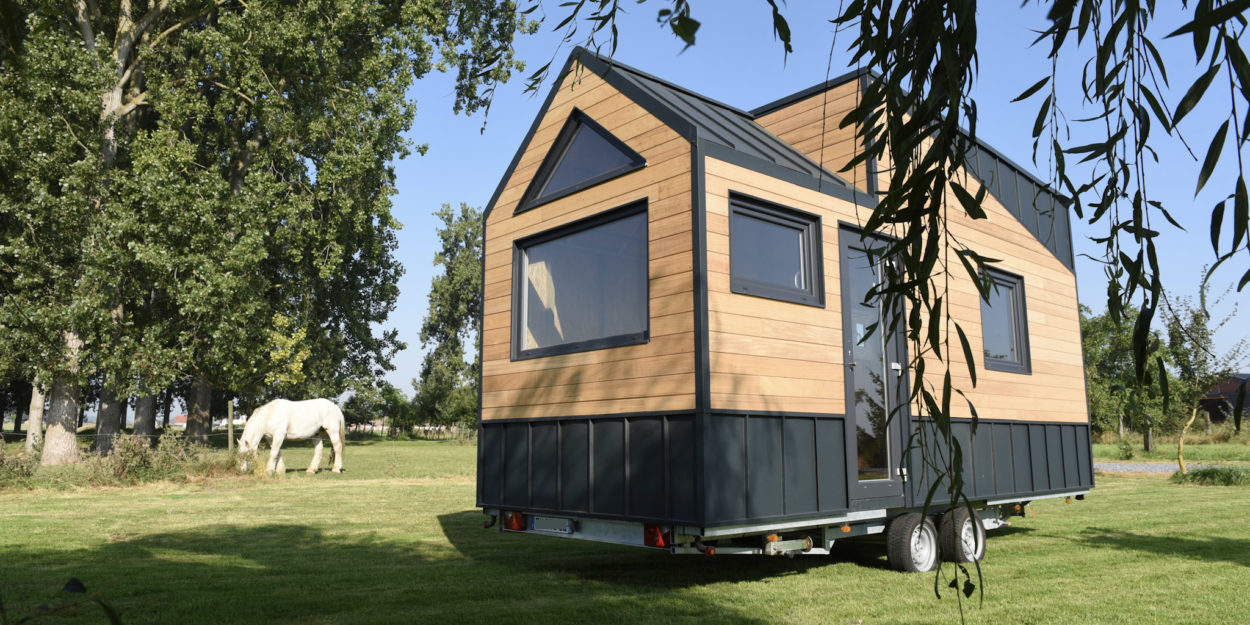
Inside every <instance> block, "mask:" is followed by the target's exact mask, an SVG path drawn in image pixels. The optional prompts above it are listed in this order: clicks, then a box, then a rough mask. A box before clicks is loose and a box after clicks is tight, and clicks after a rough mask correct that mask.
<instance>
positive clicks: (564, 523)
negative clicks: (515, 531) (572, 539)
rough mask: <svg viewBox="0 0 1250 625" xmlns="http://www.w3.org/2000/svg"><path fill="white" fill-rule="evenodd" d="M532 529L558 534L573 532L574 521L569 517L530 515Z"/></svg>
mask: <svg viewBox="0 0 1250 625" xmlns="http://www.w3.org/2000/svg"><path fill="white" fill-rule="evenodd" d="M530 519H532V521H531V522H530V529H532V530H534V531H535V532H553V533H556V534H572V533H573V522H572V521H570V520H568V519H555V518H552V517H545V516H535V517H530Z"/></svg>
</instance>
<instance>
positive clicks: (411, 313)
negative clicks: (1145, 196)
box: [387, 0, 1250, 393]
mask: <svg viewBox="0 0 1250 625" xmlns="http://www.w3.org/2000/svg"><path fill="white" fill-rule="evenodd" d="M665 4H667V3H657V2H651V3H647V4H643V5H635V4H634V3H632V2H629V3H622V6H623V7H624V8H626V9H628V10H629V11H630V13H629V14H628V15H626V16H623V19H622V20H621V22H620V23H619V28H620V32H621V40H620V44H619V46H618V48H617V51H616V58H617V59H618V60H620V61H621V62H623V63H626V64H629V65H632V66H634V67H637V68H639V69H641V70H643V71H646V72H648V73H651V74H654V75H656V76H659V77H660V78H664V79H666V80H669V81H671V82H674V83H677V84H679V85H682V86H684V87H686V88H689V89H692V90H694V91H697V92H699V93H702V94H704V95H706V96H709V97H712V98H715V99H717V100H720V101H722V102H725V103H727V104H730V105H733V106H736V107H738V108H742V109H751V108H754V107H756V106H760V105H762V104H766V103H768V102H771V101H773V100H775V99H777V98H780V97H783V96H786V95H789V94H791V93H794V92H797V91H800V90H802V89H805V88H807V87H810V86H812V85H814V84H817V83H820V82H822V81H824V80H825V79H826V77H827V76H828V77H834V76H838V75H840V74H842V73H844V72H846V71H847V70H848V69H853V67H850V66H848V63H849V61H850V59H851V55H850V54H849V53H848V52H846V48H847V46H848V45H849V44H850V43H851V41H852V39H853V34H852V33H850V32H843V33H841V34H839V35H838V36H837V41H836V45H835V42H834V32H833V25H832V24H830V23H829V22H828V20H829V19H831V18H832V17H833V11H834V10H835V8H834V5H833V3H825V2H821V3H816V2H806V3H804V2H793V3H791V4H790V5H789V6H788V7H783V9H784V14H785V15H786V17H787V19H788V21H789V23H790V26H791V29H792V33H793V34H792V42H793V46H794V52H793V53H792V54H791V55H789V57H788V58H786V57H785V55H784V54H783V50H782V47H781V45H780V44H779V43H777V42H776V41H775V40H774V39H773V34H772V26H771V13H770V8H769V6H768V4H767V3H766V2H765V1H764V0H721V1H719V2H716V3H714V4H713V3H698V2H696V3H693V7H694V17H695V18H696V19H698V20H700V21H701V22H702V27H701V28H700V30H699V32H698V42H697V44H696V45H695V46H694V47H692V48H689V49H685V50H684V51H683V47H684V44H683V43H682V42H680V41H678V40H677V39H676V38H674V37H673V36H672V35H671V34H670V33H669V32H668V31H666V30H665V29H663V28H662V27H661V26H660V25H658V24H657V23H656V20H655V13H656V11H657V10H658V9H659V8H660V7H661V6H663V5H665ZM548 10H550V11H553V13H551V18H550V19H549V20H548V23H547V25H545V26H544V27H543V29H542V31H541V32H540V33H539V34H538V35H535V36H530V37H524V38H522V39H521V40H520V41H518V43H517V51H518V57H519V58H520V59H522V60H524V61H526V62H527V63H529V66H530V68H531V69H532V68H536V67H539V66H541V65H542V64H543V63H545V62H547V61H548V60H551V59H552V58H553V56H554V57H555V62H554V63H553V64H554V65H556V66H558V65H560V64H561V63H562V62H563V60H564V58H565V57H566V56H567V54H568V52H569V48H568V47H567V46H566V47H564V48H562V49H560V50H559V51H558V52H557V48H558V47H559V45H560V37H559V35H558V34H553V33H552V32H551V31H550V28H551V25H553V24H555V23H557V22H558V21H559V20H560V19H561V18H562V15H561V14H558V13H555V11H559V10H560V8H559V7H558V6H556V3H548ZM1043 24H1044V12H1043V11H1042V10H1041V9H1039V8H1037V7H1035V6H1032V5H1030V6H1029V7H1025V8H1020V7H1018V6H1017V3H1015V2H984V3H981V14H980V15H979V16H978V42H979V43H978V52H979V57H980V59H979V73H978V79H977V83H976V85H975V92H974V97H975V99H976V101H977V105H978V111H979V121H978V129H977V134H978V136H979V137H980V138H981V139H982V140H984V141H986V142H988V143H989V144H990V145H992V146H993V147H994V148H996V149H997V150H999V151H1000V152H1002V153H1004V154H1005V155H1006V156H1007V157H1008V158H1010V159H1012V160H1014V161H1015V162H1017V163H1019V164H1021V165H1023V166H1025V167H1026V168H1027V169H1029V170H1030V171H1032V172H1033V173H1034V174H1037V175H1038V176H1039V177H1041V178H1042V179H1043V180H1048V179H1049V176H1048V173H1047V167H1048V166H1047V163H1046V162H1044V161H1040V162H1039V165H1040V166H1038V165H1034V164H1033V161H1032V137H1031V136H1030V133H1031V130H1032V126H1033V118H1034V115H1035V113H1036V110H1037V105H1038V102H1037V100H1036V99H1034V100H1030V101H1028V102H1024V103H1014V104H1013V103H1011V102H1010V101H1011V99H1012V98H1014V97H1015V96H1016V95H1018V94H1019V93H1020V92H1021V91H1023V90H1024V89H1025V88H1027V87H1028V86H1029V85H1031V84H1033V83H1034V82H1035V81H1036V80H1038V79H1039V78H1041V77H1042V76H1044V75H1047V74H1048V73H1049V71H1050V64H1049V61H1047V60H1046V59H1045V54H1044V50H1042V49H1039V48H1034V49H1030V48H1029V44H1030V43H1031V42H1032V41H1033V39H1035V38H1036V35H1035V34H1033V33H1032V32H1031V31H1030V28H1037V27H1040V26H1042V25H1043ZM1164 30H1165V29H1163V28H1160V29H1159V31H1164ZM1166 30H1167V31H1170V30H1172V29H1171V28H1168V29H1166ZM1164 34H1166V32H1158V33H1157V34H1156V36H1157V38H1158V39H1159V40H1160V41H1156V44H1157V45H1159V47H1160V51H1161V53H1162V54H1163V56H1164V57H1165V59H1166V60H1167V63H1168V65H1169V67H1168V70H1169V77H1170V78H1171V80H1172V86H1173V88H1172V92H1171V93H1170V94H1168V95H1165V96H1164V97H1165V99H1166V100H1167V101H1168V102H1169V103H1171V104H1173V105H1174V104H1175V103H1176V102H1177V101H1178V100H1179V98H1180V96H1181V95H1182V94H1183V93H1184V90H1185V89H1186V88H1187V87H1188V85H1189V83H1190V82H1191V81H1192V77H1193V76H1194V74H1195V73H1194V71H1193V69H1192V68H1193V60H1194V56H1193V54H1194V53H1193V48H1192V46H1191V45H1190V43H1189V40H1188V39H1187V38H1177V39H1173V40H1167V41H1161V40H1162V37H1163V35H1164ZM831 49H832V50H833V52H832V55H831V54H830V50H831ZM831 59H832V60H831ZM1059 69H1060V73H1061V80H1060V81H1059V83H1060V87H1061V97H1063V98H1065V99H1066V100H1067V101H1068V102H1070V103H1071V104H1070V106H1069V108H1068V110H1067V111H1066V113H1067V116H1068V117H1069V118H1071V119H1075V118H1080V117H1085V116H1088V115H1090V114H1091V113H1090V111H1088V110H1080V109H1079V108H1076V107H1077V105H1078V104H1079V100H1078V99H1076V98H1074V97H1073V96H1076V95H1079V94H1078V93H1077V91H1076V89H1077V88H1078V87H1079V80H1080V73H1079V72H1080V66H1079V65H1078V64H1068V65H1062V66H1060V68H1059ZM527 73H528V72H527ZM523 79H524V76H518V77H516V78H514V79H513V81H512V82H510V83H508V84H506V85H503V86H501V87H500V88H499V89H498V91H497V93H496V96H495V101H494V104H493V106H492V108H491V111H490V114H489V117H488V118H483V116H482V115H480V114H478V115H474V116H471V117H466V116H463V115H454V114H453V113H452V110H451V108H452V101H453V99H454V96H453V90H452V81H451V80H450V79H449V78H448V77H446V76H442V75H434V76H431V77H427V78H426V79H425V80H422V81H421V82H420V83H419V84H418V85H416V86H415V87H414V89H413V90H412V91H411V93H410V95H411V97H412V98H413V99H415V101H416V103H417V107H418V113H417V118H416V122H415V124H414V125H413V129H412V131H411V133H410V138H411V139H412V140H413V141H414V142H415V143H425V144H428V145H429V147H430V149H429V152H428V154H426V155H425V156H412V157H409V158H407V159H405V160H403V161H399V162H398V163H396V173H397V177H398V193H397V194H396V196H395V197H394V212H395V215H396V216H397V217H398V218H399V220H400V221H402V222H403V224H404V228H403V230H402V231H401V232H400V233H399V249H398V252H397V256H398V258H399V259H400V261H401V262H403V264H404V266H405V269H406V273H405V275H404V277H403V278H402V279H401V281H400V285H399V286H400V298H399V303H398V308H397V309H396V311H395V313H394V314H393V315H392V317H391V319H390V321H389V323H388V324H387V326H388V327H395V328H397V329H398V330H399V332H400V337H401V339H402V340H404V341H406V342H407V343H408V349H407V350H405V351H404V352H401V353H400V354H399V355H398V356H397V357H396V359H395V361H394V364H395V366H396V370H395V371H393V372H391V373H390V374H389V375H388V378H389V379H390V381H391V382H392V383H393V384H395V385H396V386H398V387H399V388H401V389H403V390H404V391H405V392H406V393H411V392H412V387H411V380H412V378H414V377H416V376H417V375H418V373H419V370H420V366H421V357H422V349H421V345H420V339H419V336H418V334H419V331H420V326H421V320H422V318H423V317H424V316H425V310H426V301H427V300H426V298H427V295H428V291H429V285H430V280H431V278H432V277H433V275H434V272H435V268H434V266H433V258H434V253H435V250H436V248H435V246H436V245H437V238H436V236H435V230H436V229H437V226H438V222H437V220H436V219H435V218H434V217H433V216H432V213H433V211H435V210H437V209H438V208H439V206H441V205H442V204H452V205H453V206H456V205H459V203H461V202H465V203H467V204H470V205H473V206H479V207H485V205H486V202H487V201H489V200H490V196H491V193H492V192H493V191H494V189H495V186H496V184H498V182H499V179H500V178H501V177H502V176H503V173H504V170H505V169H506V168H507V166H508V163H509V162H510V161H511V159H512V156H513V154H514V153H515V151H516V149H517V147H518V146H519V145H520V143H521V140H522V139H523V138H524V136H525V133H526V132H527V131H528V130H529V126H530V124H531V123H532V121H533V119H534V116H535V115H537V113H538V109H539V107H540V105H541V104H542V99H543V96H545V95H546V92H547V91H548V90H549V89H550V85H544V87H543V89H542V90H541V92H540V94H539V95H538V96H532V95H529V94H524V93H523V89H524V80H523ZM1226 94H1227V91H1225V90H1219V91H1217V90H1216V89H1215V88H1212V90H1211V91H1210V92H1209V94H1208V97H1207V98H1206V99H1205V100H1204V101H1203V103H1202V104H1200V105H1199V107H1198V108H1197V109H1196V110H1195V111H1194V112H1193V113H1191V114H1190V116H1189V119H1188V120H1186V122H1185V126H1187V127H1186V128H1184V131H1185V133H1186V135H1187V137H1188V140H1189V144H1190V146H1191V147H1192V149H1193V151H1194V152H1195V153H1197V154H1198V158H1199V159H1201V158H1202V156H1203V155H1204V154H1205V152H1206V143H1207V141H1208V140H1209V138H1210V136H1211V135H1212V132H1213V130H1214V128H1215V126H1216V125H1217V124H1218V123H1219V121H1220V120H1221V119H1222V116H1223V115H1225V114H1226V113H1227V107H1228V98H1227V96H1226ZM483 123H485V131H484V132H482V127H483ZM1155 134H1156V136H1157V137H1158V136H1160V133H1159V130H1158V129H1156V131H1155ZM1076 139H1079V137H1076ZM1074 143H1084V141H1079V142H1077V141H1075V140H1074ZM1230 143H1231V141H1230ZM1163 145H1166V146H1167V147H1166V149H1164V150H1162V151H1161V153H1160V163H1159V164H1157V165H1154V164H1152V166H1151V169H1150V174H1149V185H1150V187H1149V188H1150V192H1151V194H1152V195H1153V196H1154V197H1155V198H1157V199H1159V200H1161V201H1163V202H1164V204H1165V205H1166V206H1168V207H1169V210H1171V211H1172V214H1173V216H1174V217H1176V218H1177V220H1178V221H1180V223H1181V225H1182V226H1184V227H1185V228H1186V229H1187V232H1182V231H1178V230H1176V229H1175V228H1172V227H1170V226H1168V225H1167V224H1153V225H1154V227H1155V229H1158V230H1162V231H1163V232H1164V236H1163V238H1162V240H1161V241H1160V243H1159V244H1158V245H1159V247H1160V261H1161V263H1162V265H1163V267H1164V276H1163V277H1164V285H1165V287H1166V288H1168V289H1169V290H1171V291H1173V292H1175V293H1178V294H1180V295H1192V294H1193V293H1195V292H1196V285H1197V283H1198V276H1199V272H1200V271H1201V268H1202V266H1203V265H1204V264H1209V263H1211V262H1213V255H1212V252H1211V245H1210V242H1209V235H1208V228H1209V216H1210V212H1211V206H1212V205H1213V204H1214V203H1215V202H1217V201H1219V200H1220V199H1221V198H1222V197H1223V196H1224V195H1225V194H1226V193H1227V192H1228V190H1230V189H1231V188H1232V183H1233V181H1235V180H1236V170H1235V167H1234V166H1233V165H1232V164H1231V163H1232V162H1233V161H1234V160H1235V158H1234V155H1233V154H1232V152H1231V150H1228V151H1227V153H1226V156H1227V157H1228V158H1225V159H1224V162H1223V163H1222V164H1221V166H1220V167H1219V168H1217V170H1216V172H1215V175H1214V176H1213V177H1212V179H1211V181H1210V182H1208V183H1207V186H1206V188H1205V189H1204V190H1203V193H1202V194H1201V195H1199V196H1198V197H1197V198H1196V199H1195V198H1194V196H1193V186H1192V185H1193V181H1194V180H1195V178H1196V172H1197V170H1198V162H1197V161H1196V160H1195V159H1194V158H1192V157H1191V156H1190V155H1189V154H1188V152H1187V151H1185V149H1184V147H1183V146H1181V145H1180V144H1179V143H1178V142H1175V141H1170V140H1169V141H1167V142H1165V143H1163ZM1226 149H1227V148H1226ZM1098 228H1099V229H1101V228H1105V226H1101V225H1100V226H1099V227H1098ZM1074 229H1075V232H1074V238H1075V244H1076V248H1075V249H1076V251H1077V253H1078V254H1079V253H1087V254H1090V255H1092V256H1095V257H1097V256H1100V251H1101V248H1100V247H1099V246H1095V245H1094V244H1092V243H1090V242H1089V241H1088V236H1090V235H1091V234H1093V233H1096V232H1097V229H1091V228H1090V227H1088V226H1086V225H1084V224H1082V223H1081V222H1079V221H1077V220H1074ZM1224 245H1225V246H1227V241H1226V242H1225V243H1224ZM1245 258H1246V257H1245V255H1244V254H1243V255H1242V256H1241V261H1240V262H1239V263H1238V264H1237V266H1236V267H1229V266H1226V267H1225V268H1221V270H1220V272H1219V273H1217V275H1216V276H1215V281H1214V284H1215V285H1216V288H1215V289H1213V292H1214V293H1216V294H1218V293H1220V292H1222V291H1223V290H1224V288H1225V287H1226V286H1227V285H1228V284H1229V283H1231V282H1235V281H1236V280H1237V279H1238V278H1239V277H1240V275H1241V272H1242V271H1244V270H1245V268H1246V261H1245ZM1231 264H1232V263H1229V265H1231ZM1077 276H1078V289H1079V292H1080V296H1081V301H1082V303H1084V304H1086V305H1088V306H1090V307H1091V308H1093V309H1094V310H1096V311H1097V310H1101V309H1102V308H1103V307H1104V306H1103V301H1104V300H1105V291H1106V285H1105V278H1104V277H1103V273H1102V269H1101V267H1100V265H1098V264H1097V263H1094V262H1092V261H1089V260H1085V259H1078V265H1077ZM1237 302H1240V303H1241V304H1242V306H1241V308H1243V309H1244V308H1246V304H1250V289H1248V290H1247V291H1246V292H1243V293H1240V294H1238V293H1235V292H1234V293H1230V295H1229V296H1228V297H1227V298H1226V299H1225V301H1224V303H1223V305H1222V306H1221V307H1219V308H1217V309H1216V315H1217V318H1219V317H1221V316H1222V315H1225V314H1227V313H1228V312H1229V311H1230V310H1231V308H1232V306H1233V304H1234V303H1237ZM1241 317H1242V319H1240V320H1239V321H1240V323H1239V322H1238V321H1234V322H1233V323H1231V324H1229V326H1227V327H1226V328H1225V329H1224V330H1223V331H1222V332H1221V333H1220V334H1219V335H1218V340H1219V344H1220V345H1224V346H1228V345H1231V344H1232V343H1234V342H1235V341H1237V340H1239V339H1241V338H1243V337H1245V336H1246V335H1247V331H1246V330H1245V328H1246V327H1248V324H1246V323H1244V318H1245V315H1244V314H1243V315H1242V316H1241Z"/></svg>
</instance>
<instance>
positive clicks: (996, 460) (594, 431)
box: [478, 413, 1093, 526]
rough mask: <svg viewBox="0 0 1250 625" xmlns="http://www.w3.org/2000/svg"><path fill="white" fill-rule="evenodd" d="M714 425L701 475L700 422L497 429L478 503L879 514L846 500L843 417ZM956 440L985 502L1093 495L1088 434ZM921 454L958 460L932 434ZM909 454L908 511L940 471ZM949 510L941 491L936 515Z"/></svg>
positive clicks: (736, 516)
mask: <svg viewBox="0 0 1250 625" xmlns="http://www.w3.org/2000/svg"><path fill="white" fill-rule="evenodd" d="M703 424H704V425H703V427H705V431H704V432H703V437H702V440H703V444H704V445H706V448H705V449H704V450H703V459H704V460H703V462H704V466H702V467H700V466H699V465H698V463H697V461H696V458H697V457H698V456H697V454H696V449H695V445H696V443H695V441H696V440H697V438H696V431H695V429H696V421H695V416H694V414H693V413H687V414H678V415H657V414H646V415H634V416H628V417H623V416H612V417H594V418H586V417H577V418H564V419H534V420H526V421H511V422H505V423H499V422H485V423H483V424H482V429H481V440H480V441H479V453H480V454H481V458H480V459H479V460H480V463H479V466H481V467H482V469H481V470H482V474H481V475H480V476H479V481H478V485H479V489H480V491H479V497H480V499H479V502H480V504H481V505H482V506H485V507H496V506H499V507H504V508H512V509H520V510H526V511H531V512H535V513H544V512H546V513H552V514H567V515H572V516H593V517H600V518H615V519H629V520H635V521H657V522H669V523H680V524H684V525H703V526H715V525H724V524H729V523H743V522H754V521H759V522H772V521H782V520H786V519H798V518H810V517H813V516H821V515H833V514H839V513H843V512H846V511H847V510H850V509H852V508H855V509H858V508H863V507H864V506H865V505H868V504H873V503H874V502H872V501H864V500H856V501H851V500H850V499H849V498H848V491H847V463H846V460H845V449H846V446H845V439H844V436H845V423H844V418H843V417H842V416H841V415H811V414H805V415H785V414H762V415H761V414H745V413H743V414H735V413H711V414H709V415H707V417H706V419H705V420H703ZM918 430H919V428H918ZM951 432H952V434H953V436H954V438H955V440H957V441H958V442H959V445H960V449H961V464H962V466H963V470H964V485H965V486H964V488H965V493H967V495H968V496H969V498H970V499H971V500H973V501H977V500H982V501H984V500H993V499H1010V498H1017V497H1018V498H1019V499H1021V500H1027V499H1030V498H1032V497H1035V496H1038V495H1044V494H1050V493H1059V492H1071V491H1075V490H1086V489H1089V488H1091V487H1092V486H1093V479H1092V476H1093V467H1092V464H1091V461H1090V442H1089V426H1088V425H1085V424H1067V423H1020V422H1012V421H981V422H980V423H979V424H978V426H977V430H976V432H975V433H974V432H973V431H972V428H971V423H970V422H968V421H965V420H956V421H955V422H954V423H952V424H951ZM913 442H914V443H915V444H917V445H919V444H921V443H923V444H924V445H926V446H928V447H929V449H930V450H932V451H933V453H934V457H938V458H949V457H950V452H949V450H947V449H945V444H944V442H943V441H942V440H941V439H939V438H938V437H937V436H936V431H935V429H934V428H933V427H932V426H928V427H926V428H925V431H924V432H923V433H921V432H918V436H917V437H916V438H914V439H913ZM910 453H911V456H910V466H909V474H910V477H909V481H908V484H907V489H908V496H909V497H910V501H909V502H908V505H912V506H920V505H923V504H924V497H925V495H926V493H927V489H928V487H929V484H930V483H931V473H932V472H927V471H925V470H924V469H923V464H922V462H921V458H920V451H919V449H918V448H913V449H912V450H911V452H910ZM700 475H702V477H703V479H704V480H705V490H704V496H703V497H702V498H700V497H699V496H698V494H697V491H696V487H695V485H696V483H697V480H698V479H699V476H700ZM946 500H947V497H946V494H945V489H944V488H939V489H938V491H937V492H936V493H935V495H934V499H933V501H932V502H931V503H932V504H934V505H943V504H944V503H945V502H946ZM890 505H895V504H890ZM870 507H871V506H870Z"/></svg>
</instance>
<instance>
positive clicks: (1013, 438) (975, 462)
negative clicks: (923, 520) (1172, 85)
mask: <svg viewBox="0 0 1250 625" xmlns="http://www.w3.org/2000/svg"><path fill="white" fill-rule="evenodd" d="M913 432H914V434H913V436H912V438H911V441H910V442H911V444H912V449H911V453H910V454H909V459H910V466H909V467H908V474H909V476H910V478H911V480H910V483H911V493H910V494H911V497H912V501H913V505H915V506H920V505H923V504H924V500H925V497H926V496H927V495H928V493H929V489H930V487H931V486H932V484H933V480H932V476H933V475H936V474H937V471H936V470H935V469H934V468H933V467H932V466H926V461H925V458H923V457H922V454H921V451H920V447H921V446H922V445H923V446H924V447H925V448H927V449H928V450H929V452H930V453H929V455H928V456H929V457H928V462H929V463H936V464H938V465H939V466H941V465H944V464H945V463H946V462H948V461H952V462H956V463H957V464H958V466H960V467H962V477H963V488H964V493H965V494H966V495H967V496H968V498H969V499H970V500H973V501H976V500H992V499H1007V498H1012V497H1020V498H1021V499H1028V498H1029V497H1032V496H1038V495H1045V494H1050V493H1060V492H1071V491H1076V490H1086V489H1089V488H1093V486H1094V476H1093V464H1092V460H1091V456H1090V438H1089V426H1088V425H1086V424H1083V423H1020V422H1009V421H981V422H980V423H979V424H978V425H977V429H976V432H973V431H972V424H971V422H969V421H963V420H959V421H955V422H954V423H952V424H951V435H952V438H953V439H954V441H955V442H956V443H958V445H957V449H952V448H951V447H950V446H948V445H947V444H946V441H945V440H943V439H942V438H941V437H940V436H939V435H938V433H937V430H936V428H934V427H933V426H931V425H928V426H925V427H923V428H922V427H916V428H915V429H914V430H913ZM948 500H949V496H948V495H947V493H946V487H945V485H944V484H943V485H940V486H939V487H938V489H937V490H936V491H935V492H934V494H933V500H932V503H946V502H947V501H948Z"/></svg>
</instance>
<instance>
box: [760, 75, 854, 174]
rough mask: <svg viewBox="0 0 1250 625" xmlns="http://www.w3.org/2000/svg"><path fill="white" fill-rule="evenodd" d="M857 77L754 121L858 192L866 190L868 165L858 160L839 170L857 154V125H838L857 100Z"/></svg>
mask: <svg viewBox="0 0 1250 625" xmlns="http://www.w3.org/2000/svg"><path fill="white" fill-rule="evenodd" d="M859 96H860V80H859V78H854V79H852V80H849V81H847V82H846V83H843V84H841V85H838V86H836V87H833V88H830V89H825V90H824V91H822V92H820V93H817V94H813V95H811V96H808V97H806V98H804V99H802V100H799V101H798V102H795V103H793V104H791V105H789V106H787V107H785V108H780V109H777V110H775V111H772V112H770V113H768V114H766V115H761V116H760V117H758V118H757V119H756V120H755V121H756V123H758V124H759V125H761V126H763V127H764V129H765V130H767V131H769V132H771V133H773V134H775V135H777V136H778V137H780V138H781V140H783V141H785V142H786V143H789V144H790V145H792V146H794V147H795V148H796V149H798V151H800V152H802V153H803V154H805V155H807V157H808V158H810V159H812V160H813V161H816V162H817V163H820V164H821V166H823V167H824V168H825V169H827V170H829V171H831V172H834V173H836V174H838V175H839V176H842V177H843V178H844V179H845V180H846V181H847V182H849V183H851V185H852V186H854V187H855V188H857V189H859V190H860V191H864V192H867V191H868V185H867V183H868V167H867V166H866V165H865V164H863V163H860V164H859V165H856V166H855V167H854V168H853V169H851V170H849V171H845V172H844V171H842V168H843V167H845V166H846V164H847V163H849V162H851V159H852V158H855V156H856V155H857V154H859V141H858V139H857V138H856V132H857V129H858V125H852V126H847V127H845V128H839V126H840V125H841V123H842V118H843V117H845V116H846V114H847V113H848V112H850V110H851V109H853V108H855V105H857V104H858V103H859Z"/></svg>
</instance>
